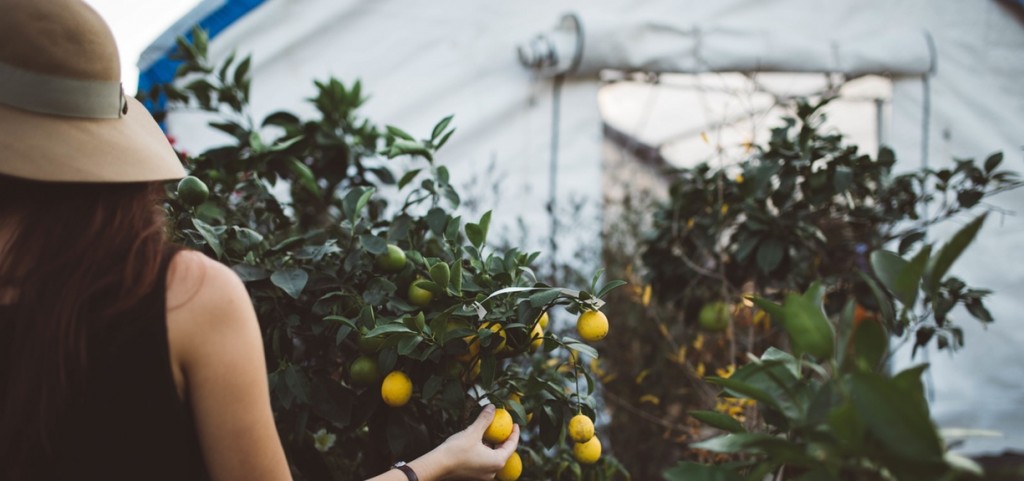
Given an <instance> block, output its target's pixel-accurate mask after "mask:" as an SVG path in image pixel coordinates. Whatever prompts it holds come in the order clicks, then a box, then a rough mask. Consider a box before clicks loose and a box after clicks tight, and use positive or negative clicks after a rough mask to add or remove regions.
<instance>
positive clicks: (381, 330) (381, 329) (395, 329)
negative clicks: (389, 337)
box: [363, 321, 416, 337]
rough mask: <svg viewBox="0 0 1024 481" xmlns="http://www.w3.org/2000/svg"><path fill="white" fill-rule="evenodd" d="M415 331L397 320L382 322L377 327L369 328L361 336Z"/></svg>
mask: <svg viewBox="0 0 1024 481" xmlns="http://www.w3.org/2000/svg"><path fill="white" fill-rule="evenodd" d="M415 332H416V331H413V330H412V329H409V328H408V327H407V326H406V325H405V324H404V323H402V322H401V321H399V322H392V323H390V324H383V325H380V326H377V327H375V328H373V329H370V330H369V331H368V332H367V333H366V334H363V337H377V336H381V335H384V334H392V333H415Z"/></svg>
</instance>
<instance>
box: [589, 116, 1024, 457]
mask: <svg viewBox="0 0 1024 481" xmlns="http://www.w3.org/2000/svg"><path fill="white" fill-rule="evenodd" d="M828 101H829V99H827V98H826V99H823V100H822V101H820V102H817V103H811V102H809V101H805V100H800V101H797V102H796V103H795V106H794V108H793V116H792V117H788V118H783V119H782V121H783V122H782V125H781V126H780V127H778V128H775V129H773V130H772V135H771V138H770V140H769V141H768V142H767V144H766V145H751V146H750V151H749V155H748V156H747V157H745V158H742V159H725V160H724V161H723V164H725V165H724V166H722V167H719V168H712V167H711V166H710V165H708V164H701V165H699V166H696V167H694V168H690V169H677V170H672V171H669V172H665V176H666V178H667V179H668V184H669V188H668V194H667V198H666V199H665V200H653V199H651V198H644V197H642V196H638V195H633V196H631V197H628V198H627V205H626V206H625V207H624V209H625V211H626V214H625V215H624V216H623V217H624V218H625V219H626V221H624V222H619V223H615V224H614V225H613V229H612V231H611V232H608V233H606V235H605V237H606V239H609V240H610V241H609V243H608V245H606V250H605V253H604V255H605V259H606V265H607V266H608V268H609V271H610V272H611V273H612V275H613V276H615V277H624V278H626V279H627V280H630V281H631V284H632V285H633V288H632V289H631V290H620V291H618V292H616V293H614V294H613V296H612V297H611V298H610V299H609V300H610V306H609V307H608V308H607V310H609V314H610V315H612V316H613V317H615V318H616V319H618V323H617V325H616V327H617V329H618V332H619V335H618V336H616V338H615V339H614V340H612V341H610V342H609V346H608V348H607V349H606V350H605V353H604V354H605V355H604V356H603V357H602V359H601V365H602V366H604V371H605V372H604V373H603V376H602V377H603V378H604V379H605V381H606V382H605V388H606V391H607V392H608V395H607V397H608V399H609V400H611V401H612V402H610V405H611V406H612V407H615V408H616V411H615V413H616V416H613V421H612V423H613V426H612V427H613V429H614V430H615V433H616V437H615V439H616V440H624V441H623V442H625V443H626V444H627V446H626V447H625V448H624V449H619V450H618V451H617V454H618V455H619V456H620V459H621V460H622V461H623V463H624V464H625V465H626V466H628V467H629V468H630V469H631V470H632V471H635V472H634V474H635V475H637V476H644V475H647V476H653V475H654V474H653V473H652V472H653V471H655V470H658V471H661V470H664V468H666V467H667V466H669V465H670V464H671V463H674V462H675V461H674V460H675V459H678V458H680V457H685V458H688V459H691V460H695V461H701V462H714V461H723V460H727V459H730V457H729V456H726V455H721V454H717V453H712V452H709V451H705V450H690V449H688V446H689V444H690V443H692V442H694V441H699V440H702V439H705V438H707V437H708V436H709V435H711V434H712V433H710V432H708V430H707V428H706V427H704V426H702V425H701V423H699V422H698V421H697V420H696V419H694V418H692V417H689V416H688V414H687V413H688V412H690V411H691V410H694V409H705V408H709V407H713V408H714V410H715V411H717V412H719V413H722V414H728V415H729V416H731V417H733V418H735V419H736V420H739V421H741V422H742V423H743V424H745V425H746V426H747V427H749V428H754V427H755V426H757V425H758V424H759V423H760V422H761V417H760V416H759V415H758V412H757V410H756V409H755V408H754V405H753V404H752V402H751V401H750V400H745V399H742V398H734V397H718V398H714V397H713V396H712V394H713V393H709V392H708V390H707V389H706V386H705V385H704V383H702V382H700V381H699V379H700V378H702V377H704V376H710V375H715V374H719V375H724V374H728V373H730V372H732V371H733V370H735V369H736V368H737V367H738V366H740V365H742V364H744V363H746V362H747V360H748V358H747V354H746V353H757V354H761V353H764V352H765V351H766V350H767V349H769V348H770V347H772V346H777V347H780V348H782V349H783V350H790V349H791V348H799V346H795V345H791V344H789V339H788V338H787V337H786V336H784V331H783V327H784V324H783V322H784V321H785V319H784V318H783V317H778V316H775V315H772V314H771V313H770V312H767V311H766V310H765V309H762V308H759V307H757V306H755V305H754V304H753V302H751V301H750V300H749V299H748V297H749V296H752V295H756V296H760V297H764V298H770V299H773V300H776V301H782V300H783V299H785V298H786V296H787V294H789V293H792V292H803V291H805V290H806V289H807V288H808V287H809V286H810V285H811V284H812V283H813V282H815V281H820V282H822V283H823V284H824V285H827V286H828V290H827V294H826V295H825V297H824V299H823V302H824V306H825V312H826V313H827V314H828V316H829V317H831V318H836V317H837V316H839V315H840V314H842V313H844V312H845V311H846V309H848V308H849V309H852V310H853V311H852V312H853V316H854V317H855V318H857V319H859V320H865V319H880V320H881V321H882V322H884V323H885V329H886V332H887V333H888V334H891V335H893V336H898V337H901V338H904V339H910V340H911V341H912V343H913V345H914V350H915V351H916V350H917V349H918V348H920V347H921V346H924V345H927V344H929V343H934V344H936V345H937V346H938V347H940V348H957V347H960V346H962V345H963V342H964V339H963V334H962V331H961V329H960V328H959V327H957V325H956V324H955V323H954V322H953V320H952V316H951V314H950V313H951V312H954V311H953V310H954V308H956V307H957V306H962V307H966V309H967V311H968V312H969V313H970V314H971V315H972V316H973V317H975V318H977V319H978V320H980V321H981V322H991V321H992V317H991V315H990V314H989V313H988V311H987V309H986V308H985V306H984V298H985V296H986V295H987V294H988V293H989V291H987V290H984V289H978V288H974V287H970V286H968V285H967V284H966V283H965V282H964V281H962V280H960V279H958V278H956V277H952V276H946V277H944V276H945V274H946V273H947V272H946V271H944V270H943V269H941V267H942V266H943V265H944V266H945V267H946V268H948V265H949V262H948V259H947V258H942V257H941V256H938V257H937V254H935V255H933V253H931V252H929V251H927V249H924V250H922V249H921V246H922V245H923V244H924V243H925V241H926V235H927V234H928V232H929V229H930V228H931V227H932V226H934V225H935V224H937V223H939V222H942V221H944V220H947V219H952V218H957V217H962V216H964V215H966V214H970V213H972V212H977V211H987V210H989V207H988V206H986V205H985V203H984V202H983V200H984V199H985V198H987V197H989V196H992V195H995V194H998V193H1000V192H1003V191H1005V190H1008V189H1012V188H1016V187H1019V186H1020V185H1021V182H1020V180H1019V177H1018V176H1017V174H1015V173H1013V172H1010V171H1007V170H1004V169H1002V168H1001V165H1002V164H1001V163H1002V155H1001V154H994V155H992V156H990V157H988V158H987V159H985V160H984V161H983V162H975V161H972V160H957V161H956V162H955V163H954V165H953V166H952V167H950V168H943V169H938V170H932V169H921V170H910V171H907V172H903V173H897V172H895V171H894V167H895V165H896V161H895V157H894V155H893V152H892V151H890V150H888V149H886V148H882V149H881V150H880V152H879V153H878V155H877V156H875V157H872V156H869V155H866V154H864V153H862V152H860V151H859V150H858V148H857V147H856V146H854V145H847V144H845V143H844V141H843V137H842V135H840V134H838V133H826V132H824V130H823V128H822V124H823V122H824V120H825V119H824V114H823V112H822V107H824V106H825V105H827V103H828ZM733 160H735V162H732V161H733ZM651 211H653V216H651V217H647V216H650V215H651V214H650V212H651ZM645 218H646V219H649V220H648V221H647V222H649V223H650V227H648V226H647V225H645V223H644V221H642V220H640V219H645ZM964 235H966V233H965V234H964ZM888 246H892V247H891V248H892V249H893V250H894V251H895V252H879V253H877V254H875V255H874V257H875V258H878V259H879V260H877V261H874V262H873V260H874V259H873V258H872V256H871V255H870V253H872V252H876V251H880V250H881V249H885V248H887V247H888ZM915 251H917V252H918V253H920V257H910V258H908V260H905V261H904V262H901V261H898V260H897V259H898V258H903V257H906V256H907V254H908V253H910V252H915ZM947 253H948V252H947ZM924 259H933V260H932V261H931V262H933V263H934V264H935V267H936V270H935V271H936V272H938V274H937V275H935V276H933V277H932V278H931V279H933V280H929V281H928V284H927V289H926V290H924V291H921V292H920V293H919V294H918V295H916V297H915V298H913V299H911V297H914V296H911V295H910V292H911V291H913V289H911V288H910V287H908V285H907V282H908V281H907V279H906V278H899V280H897V279H896V277H894V276H895V274H893V269H896V267H893V266H903V265H904V263H908V264H910V265H913V266H915V269H923V267H922V262H925V260H924ZM901 272H902V271H901ZM880 281H884V282H883V285H884V284H885V283H892V286H893V287H894V291H893V292H895V293H896V295H897V297H896V299H897V300H899V301H902V304H900V305H902V306H908V305H911V304H913V302H911V301H917V302H918V303H919V304H921V303H923V304H921V305H922V306H923V307H922V308H921V309H918V310H916V311H915V310H913V309H906V308H900V309H897V308H896V306H894V305H893V303H892V301H891V298H890V296H888V295H886V294H885V293H884V288H883V287H882V286H881V285H880V284H879V283H880ZM645 285H646V287H645ZM914 292H916V291H914ZM723 306H724V307H723ZM722 311H724V312H725V313H726V314H727V315H726V316H724V317H726V319H723V320H724V321H726V322H724V323H720V322H706V323H702V322H701V317H705V321H707V320H715V319H714V318H715V317H718V316H715V315H712V314H714V313H715V312H722ZM702 312H703V315H702ZM927 312H931V314H932V315H930V316H924V315H923V313H927ZM702 324H705V325H704V326H702ZM719 326H724V327H725V328H724V329H718V327H719ZM741 369H742V368H741ZM620 412H621V413H622V414H623V415H622V416H618V415H617V414H618V413H620ZM613 442H616V441H614V440H613ZM640 473H643V474H640Z"/></svg>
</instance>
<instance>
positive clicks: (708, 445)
mask: <svg viewBox="0 0 1024 481" xmlns="http://www.w3.org/2000/svg"><path fill="white" fill-rule="evenodd" d="M773 439H775V437H774V436H771V435H768V434H763V433H738V434H726V435H725V436H719V437H717V438H711V439H708V440H707V441H701V442H699V443H693V444H691V445H690V447H691V448H694V449H706V450H708V451H713V452H716V453H740V452H744V451H748V450H750V449H751V448H753V447H755V446H757V445H758V444H761V443H763V442H765V441H771V440H773Z"/></svg>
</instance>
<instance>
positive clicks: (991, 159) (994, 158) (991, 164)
mask: <svg viewBox="0 0 1024 481" xmlns="http://www.w3.org/2000/svg"><path fill="white" fill-rule="evenodd" d="M1002 162H1003V153H1002V152H996V153H994V154H992V155H990V156H988V158H987V159H985V172H992V171H993V170H996V167H999V164H1001V163H1002Z"/></svg>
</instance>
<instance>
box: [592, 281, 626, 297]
mask: <svg viewBox="0 0 1024 481" xmlns="http://www.w3.org/2000/svg"><path fill="white" fill-rule="evenodd" d="M626 284H627V282H626V281H623V280H621V279H616V280H614V281H611V282H609V283H607V284H605V285H603V286H601V289H600V290H598V291H597V297H599V298H603V297H604V296H605V295H606V294H608V293H609V292H611V291H612V289H615V288H616V287H622V286H624V285H626Z"/></svg>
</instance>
